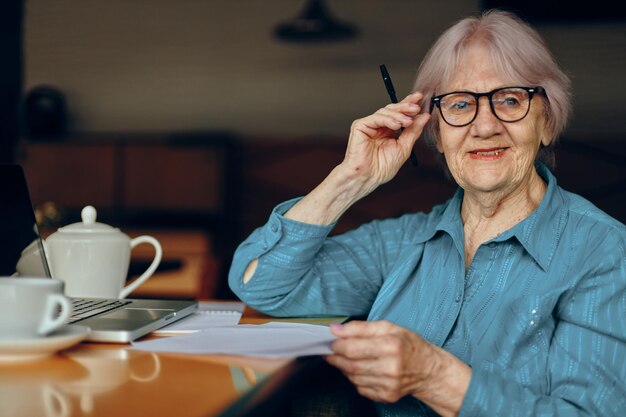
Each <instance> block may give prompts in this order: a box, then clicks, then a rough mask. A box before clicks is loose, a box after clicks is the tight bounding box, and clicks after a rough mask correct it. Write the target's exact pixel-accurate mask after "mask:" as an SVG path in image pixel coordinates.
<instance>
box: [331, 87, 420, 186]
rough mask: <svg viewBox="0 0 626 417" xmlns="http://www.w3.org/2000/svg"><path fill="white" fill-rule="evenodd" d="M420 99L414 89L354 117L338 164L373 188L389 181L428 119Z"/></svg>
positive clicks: (402, 162) (407, 154) (405, 157)
mask: <svg viewBox="0 0 626 417" xmlns="http://www.w3.org/2000/svg"><path fill="white" fill-rule="evenodd" d="M422 98H423V95H422V93H420V92H415V93H412V94H409V95H408V96H407V97H406V98H404V100H402V101H401V102H399V103H395V104H389V105H387V106H385V107H383V108H382V109H379V110H378V111H376V112H375V113H374V114H372V115H369V116H366V117H364V118H361V119H357V120H355V121H354V122H353V123H352V127H351V129H350V138H349V140H348V148H347V150H346V155H345V158H344V160H343V162H342V164H341V165H343V166H344V167H346V168H348V169H349V170H350V171H351V172H352V173H356V174H358V175H359V176H361V177H362V178H363V179H365V180H367V182H368V183H370V187H371V188H372V189H374V188H376V187H377V186H379V185H381V184H384V183H386V182H387V181H389V180H391V179H392V178H393V177H394V176H395V175H396V173H397V172H398V170H399V169H400V167H401V166H402V164H404V162H405V161H406V160H407V158H408V157H409V155H410V153H411V151H412V149H413V145H414V144H415V142H416V141H417V139H418V138H419V137H420V136H421V134H422V130H423V129H424V125H426V123H427V122H428V120H430V114H428V113H422V114H420V110H421V108H420V106H419V104H418V103H419V102H420V100H421V99H422Z"/></svg>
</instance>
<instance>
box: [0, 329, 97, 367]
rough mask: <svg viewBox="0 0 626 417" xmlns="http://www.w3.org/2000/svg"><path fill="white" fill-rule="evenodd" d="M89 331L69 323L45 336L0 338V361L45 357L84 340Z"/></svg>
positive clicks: (29, 359)
mask: <svg viewBox="0 0 626 417" xmlns="http://www.w3.org/2000/svg"><path fill="white" fill-rule="evenodd" d="M89 332H90V329H89V327H86V326H79V325H76V324H69V325H66V326H64V327H62V328H61V329H59V330H57V331H56V332H54V333H52V334H50V335H48V336H46V337H39V338H33V339H22V340H3V339H0V363H9V362H18V361H19V362H24V361H31V360H35V359H42V358H45V357H46V356H50V355H52V354H53V353H56V352H58V351H59V350H62V349H67V348H69V347H70V346H74V345H75V344H77V343H79V342H80V341H82V340H84V339H85V338H86V337H87V335H88V334H89Z"/></svg>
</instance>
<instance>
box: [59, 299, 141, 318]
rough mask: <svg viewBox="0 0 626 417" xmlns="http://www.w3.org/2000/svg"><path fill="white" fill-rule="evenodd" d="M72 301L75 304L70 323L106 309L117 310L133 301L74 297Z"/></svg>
mask: <svg viewBox="0 0 626 417" xmlns="http://www.w3.org/2000/svg"><path fill="white" fill-rule="evenodd" d="M72 303H73V304H74V311H73V313H72V316H71V317H70V320H69V322H70V323H74V322H77V321H79V320H84V319H86V318H89V317H93V316H95V315H97V314H101V313H104V312H106V311H110V310H115V309H117V308H120V307H122V306H124V305H126V304H130V303H131V301H128V300H102V299H90V298H74V299H72Z"/></svg>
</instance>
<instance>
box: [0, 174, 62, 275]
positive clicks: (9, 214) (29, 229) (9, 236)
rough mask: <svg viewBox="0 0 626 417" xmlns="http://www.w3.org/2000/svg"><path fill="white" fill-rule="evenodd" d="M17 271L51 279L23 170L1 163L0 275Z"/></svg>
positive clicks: (21, 273)
mask: <svg viewBox="0 0 626 417" xmlns="http://www.w3.org/2000/svg"><path fill="white" fill-rule="evenodd" d="M23 255H24V256H23ZM18 264H19V266H18ZM18 270H19V272H20V273H19V275H23V276H36V277H50V276H51V275H50V270H49V269H48V264H47V262H46V258H45V254H44V252H43V244H42V242H41V238H40V237H39V229H38V227H37V222H36V220H35V213H34V212H33V206H32V203H31V201H30V195H29V193H28V187H27V185H26V178H25V177H24V171H23V170H22V167H21V166H19V165H3V164H0V276H11V275H16V274H17V271H18Z"/></svg>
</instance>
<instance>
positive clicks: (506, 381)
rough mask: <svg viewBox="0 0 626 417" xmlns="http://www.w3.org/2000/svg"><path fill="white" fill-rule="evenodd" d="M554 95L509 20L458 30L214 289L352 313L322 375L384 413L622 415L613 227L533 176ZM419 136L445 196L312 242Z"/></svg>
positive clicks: (622, 247) (533, 37)
mask: <svg viewBox="0 0 626 417" xmlns="http://www.w3.org/2000/svg"><path fill="white" fill-rule="evenodd" d="M568 88H569V81H568V79H567V77H566V76H565V75H564V73H563V72H562V71H561V70H560V69H559V67H558V66H557V64H556V63H555V61H554V59H553V57H552V55H551V54H550V52H549V51H548V50H547V48H546V46H545V45H544V43H543V41H542V40H541V38H540V37H539V36H538V34H537V33H536V32H535V31H534V30H533V29H531V28H530V27H529V26H528V25H527V24H526V23H524V22H522V21H521V20H519V19H518V18H517V17H515V16H514V15H511V14H508V13H505V12H500V11H492V12H488V13H485V14H483V15H481V16H479V17H476V18H467V19H464V20H462V21H460V22H458V23H457V24H455V25H454V26H452V27H451V28H450V29H448V30H447V31H446V32H445V33H444V34H443V35H442V36H441V37H440V38H439V40H438V41H437V42H436V43H435V45H434V46H433V47H432V48H431V50H430V51H429V53H428V54H427V56H426V58H425V60H424V61H423V63H422V65H421V67H420V70H419V73H418V76H417V80H416V83H415V88H414V91H415V92H413V93H412V94H410V95H408V96H407V97H406V98H404V100H402V101H401V102H400V103H397V104H390V105H388V106H386V107H384V108H382V109H380V110H378V111H376V112H375V113H374V114H372V115H370V116H367V117H364V118H362V119H359V120H356V121H355V122H354V123H353V124H352V127H351V132H350V137H349V140H348V146H347V152H346V155H345V159H344V160H343V161H342V162H341V163H340V164H339V165H338V166H337V167H336V168H335V169H333V170H332V172H330V174H329V175H328V177H326V179H325V180H324V181H323V182H322V183H321V184H320V185H319V186H318V187H317V188H315V189H314V190H313V191H311V192H310V194H308V195H307V196H305V197H304V198H301V199H296V200H293V201H288V202H286V203H283V204H281V205H279V206H278V207H277V208H276V209H275V210H274V212H273V213H272V214H271V216H270V219H269V222H268V223H267V224H266V225H265V226H264V227H262V228H260V229H258V230H256V231H255V232H254V233H252V235H251V236H250V237H249V238H248V239H247V240H246V241H245V242H243V244H242V245H241V246H240V247H239V249H238V250H237V253H236V255H235V258H234V261H233V264H232V267H231V271H230V285H231V288H232V289H233V291H234V292H235V293H236V294H237V295H238V296H239V297H240V298H241V299H242V300H244V301H245V302H246V303H248V304H249V305H251V306H253V307H255V308H257V309H259V310H261V311H263V312H265V313H268V314H271V315H278V316H299V315H354V316H359V315H367V317H368V320H367V321H353V322H349V323H347V324H345V325H343V326H335V327H333V332H334V333H335V335H336V336H337V340H336V341H335V342H334V344H333V347H332V348H333V351H334V354H333V355H330V356H328V357H327V361H328V362H329V363H330V364H332V365H334V366H336V367H338V368H339V369H340V370H342V371H343V373H344V374H345V375H347V377H348V378H349V379H350V380H351V381H352V382H353V383H354V384H355V385H356V387H357V389H358V391H359V392H360V393H361V394H362V395H364V396H366V397H368V398H371V399H373V400H375V401H377V402H378V404H377V405H378V407H379V411H380V412H381V414H382V415H385V416H400V415H403V416H404V415H406V416H409V415H410V416H417V415H430V414H433V412H435V413H438V414H441V415H465V416H574V415H586V416H587V415H594V416H616V415H620V416H623V415H624V413H625V412H626V411H625V410H626V400H625V399H626V227H625V226H624V225H623V224H621V223H619V222H618V221H616V220H614V219H612V218H611V217H609V216H608V215H606V214H605V213H603V212H602V211H600V210H599V209H598V208H596V207H595V206H593V205H592V204H591V203H590V202H588V201H586V200H585V199H583V198H582V197H580V196H577V195H574V194H572V193H569V192H567V191H565V190H563V189H562V188H560V187H559V186H558V184H557V181H556V179H555V177H554V175H553V174H552V173H551V172H550V170H549V168H548V167H547V166H546V164H545V163H544V162H549V161H550V160H551V159H552V158H551V157H550V155H551V149H552V146H553V144H554V141H555V139H556V138H557V136H558V135H559V134H560V132H561V131H562V129H563V128H564V126H565V124H566V119H567V116H568V113H569V107H570V104H569V94H568ZM427 124H428V128H427V130H428V131H427V132H426V133H427V135H428V134H429V135H428V136H429V138H430V140H431V141H432V142H433V144H434V147H435V148H436V149H437V151H438V152H439V153H440V154H441V155H443V158H445V164H446V167H447V169H448V170H449V173H450V174H451V176H452V178H454V181H455V182H456V183H457V184H458V185H459V188H458V190H457V192H456V193H455V194H454V195H453V196H452V198H451V199H450V200H449V201H447V202H446V203H444V204H442V205H440V206H436V207H434V208H433V209H432V211H431V212H430V213H415V214H408V215H405V216H402V217H400V218H397V219H387V220H382V221H374V222H371V223H369V224H365V225H363V226H361V227H359V228H358V229H356V230H353V231H350V232H347V233H345V234H343V235H338V236H333V237H329V236H328V234H329V232H330V231H331V229H332V228H333V224H334V223H335V222H336V221H337V219H339V217H340V216H341V215H342V214H343V213H344V212H345V211H346V210H347V209H348V208H349V207H350V206H351V205H352V204H354V203H355V202H356V201H357V200H359V199H360V198H363V197H364V196H365V195H367V194H368V193H371V192H372V191H373V190H375V189H376V187H378V186H379V185H381V184H383V183H385V182H387V181H389V180H391V179H392V178H393V177H394V176H395V175H396V173H397V171H398V169H399V168H400V166H401V165H402V164H403V163H404V162H405V161H406V159H407V158H408V156H409V154H410V152H411V149H412V147H413V145H414V143H415V141H416V140H417V139H418V138H419V137H420V136H421V135H422V131H423V130H424V128H425V126H426V125H427ZM542 161H544V162H542ZM415 198H419V196H415Z"/></svg>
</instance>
